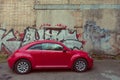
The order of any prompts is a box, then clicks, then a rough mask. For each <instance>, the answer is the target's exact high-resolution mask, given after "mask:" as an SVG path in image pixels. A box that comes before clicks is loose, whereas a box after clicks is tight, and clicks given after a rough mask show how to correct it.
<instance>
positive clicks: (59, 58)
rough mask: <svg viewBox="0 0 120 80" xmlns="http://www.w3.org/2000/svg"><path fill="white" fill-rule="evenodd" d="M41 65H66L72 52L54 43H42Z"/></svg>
mask: <svg viewBox="0 0 120 80" xmlns="http://www.w3.org/2000/svg"><path fill="white" fill-rule="evenodd" d="M42 54H43V55H42V57H43V58H42V61H43V62H44V63H43V64H42V65H43V66H46V67H47V66H48V67H67V66H68V63H69V61H70V58H71V56H72V54H71V53H70V51H64V46H62V45H60V44H56V43H44V44H42Z"/></svg>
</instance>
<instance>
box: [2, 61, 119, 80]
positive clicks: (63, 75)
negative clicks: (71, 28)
mask: <svg viewBox="0 0 120 80" xmlns="http://www.w3.org/2000/svg"><path fill="white" fill-rule="evenodd" d="M0 80H120V61H117V60H95V61H94V67H93V69H91V70H89V71H87V72H82V73H78V72H74V71H71V70H37V71H32V72H31V73H29V74H25V75H19V74H16V73H13V72H12V71H11V70H10V69H9V68H8V65H7V63H0Z"/></svg>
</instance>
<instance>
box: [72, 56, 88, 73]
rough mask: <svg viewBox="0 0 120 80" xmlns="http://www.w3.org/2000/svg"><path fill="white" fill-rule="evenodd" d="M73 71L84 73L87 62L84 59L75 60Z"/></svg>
mask: <svg viewBox="0 0 120 80" xmlns="http://www.w3.org/2000/svg"><path fill="white" fill-rule="evenodd" d="M73 69H74V70H75V71H77V72H84V71H86V70H87V61H86V60H85V59H82V58H81V59H77V60H76V61H75V62H74V65H73Z"/></svg>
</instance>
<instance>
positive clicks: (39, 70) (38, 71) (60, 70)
mask: <svg viewBox="0 0 120 80" xmlns="http://www.w3.org/2000/svg"><path fill="white" fill-rule="evenodd" d="M40 72H47V73H51V72H52V73H56V72H74V71H73V70H71V69H38V70H33V71H32V73H40Z"/></svg>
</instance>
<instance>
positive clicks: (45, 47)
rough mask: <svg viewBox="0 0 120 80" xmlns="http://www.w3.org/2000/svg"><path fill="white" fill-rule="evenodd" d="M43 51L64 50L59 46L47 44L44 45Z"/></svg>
mask: <svg viewBox="0 0 120 80" xmlns="http://www.w3.org/2000/svg"><path fill="white" fill-rule="evenodd" d="M42 50H63V47H62V46H61V45H59V44H54V43H45V44H42Z"/></svg>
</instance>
